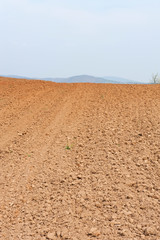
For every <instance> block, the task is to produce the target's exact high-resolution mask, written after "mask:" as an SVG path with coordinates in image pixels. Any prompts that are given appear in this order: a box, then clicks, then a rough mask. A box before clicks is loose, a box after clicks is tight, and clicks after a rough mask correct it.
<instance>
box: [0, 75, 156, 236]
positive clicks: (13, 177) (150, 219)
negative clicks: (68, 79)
mask: <svg viewBox="0 0 160 240" xmlns="http://www.w3.org/2000/svg"><path fill="white" fill-rule="evenodd" d="M0 133H1V138H0V239H2V240H18V239H21V240H23V239H24V240H30V239H31V240H50V239H54V240H56V239H57V240H64V239H68V240H91V239H96V240H98V239H99V240H115V239H116V240H117V239H119V240H121V239H124V240H133V239H134V240H140V239H147V240H158V239H160V217H159V216H160V85H158V84H157V85H118V84H117V85H116V84H89V83H82V84H81V83H76V84H63V83H52V82H44V81H38V80H35V81H34V80H22V79H10V78H0Z"/></svg>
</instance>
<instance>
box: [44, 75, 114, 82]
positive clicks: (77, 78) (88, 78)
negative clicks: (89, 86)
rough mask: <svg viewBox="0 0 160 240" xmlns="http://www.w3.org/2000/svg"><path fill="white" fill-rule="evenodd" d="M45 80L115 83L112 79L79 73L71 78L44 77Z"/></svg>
mask: <svg viewBox="0 0 160 240" xmlns="http://www.w3.org/2000/svg"><path fill="white" fill-rule="evenodd" d="M43 80H47V81H53V82H63V83H85V82H86V83H87V82H88V83H114V81H112V80H107V79H104V78H100V77H94V76H89V75H79V76H73V77H69V78H43Z"/></svg>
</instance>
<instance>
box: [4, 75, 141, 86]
mask: <svg viewBox="0 0 160 240" xmlns="http://www.w3.org/2000/svg"><path fill="white" fill-rule="evenodd" d="M3 77H10V78H17V79H20V78H22V79H37V80H38V79H39V80H45V81H52V82H57V83H85V82H86V83H115V84H141V83H142V82H136V81H133V80H129V79H125V78H120V77H114V76H105V77H94V76H90V75H79V76H73V77H69V78H29V77H25V76H18V75H6V76H3Z"/></svg>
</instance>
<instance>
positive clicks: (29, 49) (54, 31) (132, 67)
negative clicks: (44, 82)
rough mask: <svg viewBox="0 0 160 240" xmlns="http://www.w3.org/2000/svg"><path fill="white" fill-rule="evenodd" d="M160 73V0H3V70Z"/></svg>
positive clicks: (0, 42) (140, 76)
mask: <svg viewBox="0 0 160 240" xmlns="http://www.w3.org/2000/svg"><path fill="white" fill-rule="evenodd" d="M156 72H159V73H160V0H81V1H75V0H0V75H4V74H16V75H25V76H28V77H68V76H73V75H80V74H89V75H95V76H119V77H125V78H129V79H133V80H138V81H148V80H149V79H150V78H151V75H152V73H156Z"/></svg>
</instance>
